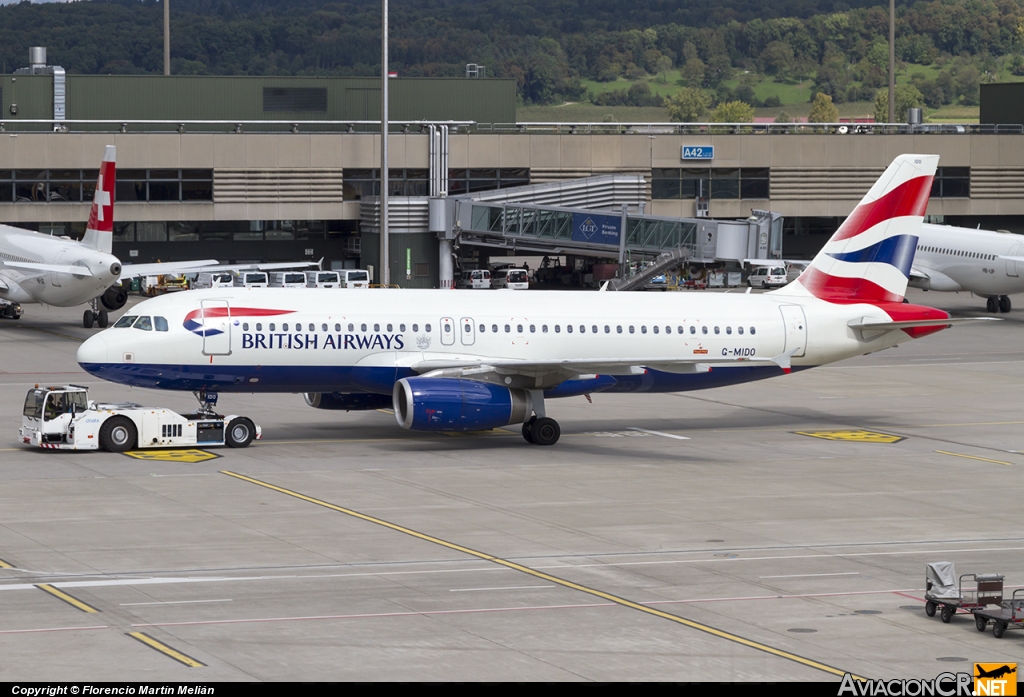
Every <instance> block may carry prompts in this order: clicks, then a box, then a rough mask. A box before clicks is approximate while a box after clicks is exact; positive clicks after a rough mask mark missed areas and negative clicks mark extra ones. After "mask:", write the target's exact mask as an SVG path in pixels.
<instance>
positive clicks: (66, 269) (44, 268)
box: [0, 261, 92, 276]
mask: <svg viewBox="0 0 1024 697" xmlns="http://www.w3.org/2000/svg"><path fill="white" fill-rule="evenodd" d="M0 267H3V268H10V269H25V270H26V271H39V272H40V273H46V272H55V273H70V274H74V275H75V276H92V271H90V270H89V269H87V268H85V267H84V266H74V265H72V264H37V263H36V262H34V261H2V262H0Z"/></svg>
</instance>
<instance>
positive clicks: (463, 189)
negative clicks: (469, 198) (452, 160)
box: [448, 167, 530, 196]
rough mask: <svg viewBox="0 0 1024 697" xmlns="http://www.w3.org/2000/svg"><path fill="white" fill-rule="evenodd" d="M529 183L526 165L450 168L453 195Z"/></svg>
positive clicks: (449, 183) (449, 185)
mask: <svg viewBox="0 0 1024 697" xmlns="http://www.w3.org/2000/svg"><path fill="white" fill-rule="evenodd" d="M529 183H530V170H529V169H528V168H525V167H510V168H501V169H496V168H485V169H450V170H448V193H449V194H451V195H452V196H458V195H460V194H468V193H472V192H474V191H492V190H494V189H507V188H509V187H510V186H526V185H527V184H529Z"/></svg>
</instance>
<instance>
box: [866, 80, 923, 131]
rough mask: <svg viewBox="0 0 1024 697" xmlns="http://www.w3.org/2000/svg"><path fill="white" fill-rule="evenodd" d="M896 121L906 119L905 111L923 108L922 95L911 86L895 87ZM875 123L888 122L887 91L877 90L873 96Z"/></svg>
mask: <svg viewBox="0 0 1024 697" xmlns="http://www.w3.org/2000/svg"><path fill="white" fill-rule="evenodd" d="M895 94H896V110H895V112H894V116H895V118H896V121H897V122H899V121H900V120H901V119H905V118H907V109H911V108H914V107H921V106H924V95H922V94H921V90H919V89H917V88H916V87H914V86H913V85H907V84H903V85H896V92H895ZM875 121H881V122H882V123H886V122H888V121H889V90H888V89H884V90H878V94H877V95H875Z"/></svg>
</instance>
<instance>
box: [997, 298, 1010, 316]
mask: <svg viewBox="0 0 1024 697" xmlns="http://www.w3.org/2000/svg"><path fill="white" fill-rule="evenodd" d="M1010 308H1011V305H1010V296H1009V295H1000V296H999V311H1000V312H1009V311H1010Z"/></svg>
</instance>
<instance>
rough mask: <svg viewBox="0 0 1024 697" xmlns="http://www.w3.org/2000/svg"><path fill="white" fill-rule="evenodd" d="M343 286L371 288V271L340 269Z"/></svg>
mask: <svg viewBox="0 0 1024 697" xmlns="http://www.w3.org/2000/svg"><path fill="white" fill-rule="evenodd" d="M338 274H339V275H340V276H341V286H340V287H341V288H369V287H370V272H369V271H366V270H364V269H340V270H339V271H338Z"/></svg>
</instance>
